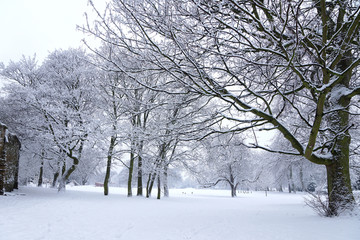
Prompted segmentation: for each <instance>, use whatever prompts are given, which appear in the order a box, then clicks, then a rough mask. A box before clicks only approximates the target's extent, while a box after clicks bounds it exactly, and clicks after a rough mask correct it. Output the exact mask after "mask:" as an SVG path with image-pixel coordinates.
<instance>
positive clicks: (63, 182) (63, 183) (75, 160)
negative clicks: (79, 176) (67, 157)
mask: <svg viewBox="0 0 360 240" xmlns="http://www.w3.org/2000/svg"><path fill="white" fill-rule="evenodd" d="M72 159H73V164H72V165H71V167H70V168H69V169H68V170H67V171H65V173H64V174H63V175H62V177H61V178H60V181H59V187H58V191H59V192H60V191H63V190H65V187H66V181H67V180H68V179H69V177H70V175H71V174H72V173H73V172H74V171H75V169H76V167H77V165H78V164H79V159H78V158H76V157H72Z"/></svg>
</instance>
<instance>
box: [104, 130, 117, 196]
mask: <svg viewBox="0 0 360 240" xmlns="http://www.w3.org/2000/svg"><path fill="white" fill-rule="evenodd" d="M115 141H116V136H111V139H110V146H109V151H108V155H107V163H106V173H105V178H104V195H105V196H107V195H108V194H109V179H110V172H111V161H112V155H113V150H114V146H115Z"/></svg>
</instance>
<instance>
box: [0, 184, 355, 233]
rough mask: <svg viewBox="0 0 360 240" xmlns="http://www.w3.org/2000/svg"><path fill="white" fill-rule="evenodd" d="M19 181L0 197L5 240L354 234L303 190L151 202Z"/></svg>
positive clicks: (192, 194)
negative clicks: (315, 207) (320, 212)
mask: <svg viewBox="0 0 360 240" xmlns="http://www.w3.org/2000/svg"><path fill="white" fill-rule="evenodd" d="M102 191H103V189H102V188H96V187H94V186H86V187H84V186H82V187H71V186H68V187H67V190H66V192H62V193H57V191H56V190H55V189H49V188H36V187H22V188H20V190H19V191H18V192H15V194H10V196H0V212H1V218H0V239H4V240H20V239H21V240H22V239H28V240H41V239H44V240H57V239H59V240H60V239H61V240H63V239H76V240H81V239H84V240H92V239H94V240H95V239H96V240H101V239H104V240H105V239H106V240H112V239H126V240H132V239H150V240H151V239H157V240H166V239H170V240H177V239H184V240H185V239H196V240H202V239H203V240H215V239H217V240H218V239H227V240H231V239H234V240H235V239H236V240H242V239H244V240H255V239H256V240H260V239H261V240H268V239H269V240H270V239H271V240H281V239H292V240H297V239H298V240H300V239H301V240H303V239H314V238H316V239H327V240H335V239H338V240H344V239H346V240H352V239H358V238H359V236H360V227H359V226H360V217H359V216H343V217H337V218H324V217H319V216H317V215H316V214H315V213H314V212H313V211H312V210H311V209H310V208H309V207H307V206H306V205H305V204H304V195H303V194H299V193H297V194H289V193H276V192H268V194H267V196H265V193H264V192H252V193H240V194H239V196H238V197H237V198H231V197H229V195H230V192H229V190H226V191H225V190H209V189H206V190H198V189H178V190H171V191H170V194H171V195H172V197H170V198H166V199H165V198H164V199H161V200H156V199H154V198H151V199H146V198H143V197H132V198H127V197H126V194H125V193H126V189H123V188H110V195H109V196H107V197H105V196H103V195H102Z"/></svg>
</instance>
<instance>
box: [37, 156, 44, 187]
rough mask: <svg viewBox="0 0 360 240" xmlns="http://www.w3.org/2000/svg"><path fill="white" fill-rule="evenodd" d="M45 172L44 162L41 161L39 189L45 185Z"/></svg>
mask: <svg viewBox="0 0 360 240" xmlns="http://www.w3.org/2000/svg"><path fill="white" fill-rule="evenodd" d="M43 172H44V160H41V166H40V172H39V180H38V187H41V186H42V184H43Z"/></svg>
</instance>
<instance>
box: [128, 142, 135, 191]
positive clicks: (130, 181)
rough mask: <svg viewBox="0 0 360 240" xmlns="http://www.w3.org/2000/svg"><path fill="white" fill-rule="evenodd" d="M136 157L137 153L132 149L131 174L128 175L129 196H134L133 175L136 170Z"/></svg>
mask: <svg viewBox="0 0 360 240" xmlns="http://www.w3.org/2000/svg"><path fill="white" fill-rule="evenodd" d="M134 158H135V154H134V150H133V149H132V150H131V153H130V165H129V176H128V194H127V196H128V197H132V177H133V172H134Z"/></svg>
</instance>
